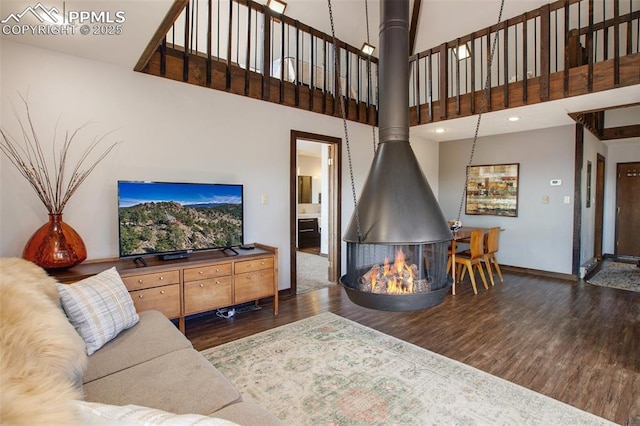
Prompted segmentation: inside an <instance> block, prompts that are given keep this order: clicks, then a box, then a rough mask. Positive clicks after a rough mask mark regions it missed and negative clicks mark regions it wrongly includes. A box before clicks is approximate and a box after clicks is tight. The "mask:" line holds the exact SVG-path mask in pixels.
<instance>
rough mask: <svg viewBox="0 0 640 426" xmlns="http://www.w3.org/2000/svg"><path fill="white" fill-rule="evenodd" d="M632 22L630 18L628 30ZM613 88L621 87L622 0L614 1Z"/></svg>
mask: <svg viewBox="0 0 640 426" xmlns="http://www.w3.org/2000/svg"><path fill="white" fill-rule="evenodd" d="M629 12H631V10H629ZM631 22H632V21H631V16H630V17H629V21H628V22H627V28H630V27H631ZM613 86H614V87H620V0H613Z"/></svg>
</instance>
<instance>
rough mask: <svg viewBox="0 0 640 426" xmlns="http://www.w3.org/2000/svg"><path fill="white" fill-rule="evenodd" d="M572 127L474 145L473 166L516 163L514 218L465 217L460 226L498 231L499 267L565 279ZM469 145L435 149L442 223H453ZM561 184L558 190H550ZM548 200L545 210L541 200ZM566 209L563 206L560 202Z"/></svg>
mask: <svg viewBox="0 0 640 426" xmlns="http://www.w3.org/2000/svg"><path fill="white" fill-rule="evenodd" d="M574 129H575V128H574V126H562V127H555V128H549V129H542V130H535V131H529V132H521V133H511V134H507V135H497V136H487V137H481V138H479V139H478V142H477V147H476V151H475V158H474V161H473V164H474V165H481V164H503V163H520V175H519V176H520V179H519V192H518V217H513V218H512V217H501V216H475V215H474V216H471V215H465V214H464V205H463V209H462V215H461V220H462V223H463V225H470V226H482V227H490V226H500V227H502V228H504V231H503V232H502V233H501V235H500V252H499V254H498V258H499V261H500V263H502V264H505V265H511V266H518V267H521V268H531V269H537V270H542V271H549V272H558V273H565V274H570V273H571V269H572V264H571V261H572V251H573V201H574V200H573V188H574V184H573V173H574V146H575V135H574V133H575V130H574ZM471 143H472V140H471V139H465V140H459V141H449V142H442V143H440V163H439V164H440V165H439V184H440V186H439V197H438V200H439V202H440V206H441V208H442V211H443V213H444V215H445V217H446V218H447V219H455V218H456V217H457V215H458V208H459V205H460V201H461V198H462V192H463V190H464V180H465V170H466V165H467V164H468V162H469V154H470V150H471ZM551 179H562V185H561V186H550V180H551ZM545 195H548V197H549V202H548V204H543V203H542V199H543V196H545ZM566 195H568V196H570V197H571V198H570V203H569V204H564V202H563V198H564V196H566Z"/></svg>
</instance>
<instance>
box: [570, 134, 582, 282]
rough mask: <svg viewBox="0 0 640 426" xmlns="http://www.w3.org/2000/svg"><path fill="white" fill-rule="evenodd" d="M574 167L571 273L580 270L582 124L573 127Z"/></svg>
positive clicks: (576, 272)
mask: <svg viewBox="0 0 640 426" xmlns="http://www.w3.org/2000/svg"><path fill="white" fill-rule="evenodd" d="M574 163H575V168H574V170H575V171H574V177H573V260H572V267H571V273H572V274H574V275H576V276H577V275H578V273H579V271H580V251H581V239H582V238H581V235H582V166H583V163H584V126H583V125H582V124H580V123H576V127H575V162H574Z"/></svg>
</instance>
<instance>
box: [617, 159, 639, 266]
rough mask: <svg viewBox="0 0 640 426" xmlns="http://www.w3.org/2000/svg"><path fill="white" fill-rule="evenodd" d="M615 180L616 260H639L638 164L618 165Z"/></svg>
mask: <svg viewBox="0 0 640 426" xmlns="http://www.w3.org/2000/svg"><path fill="white" fill-rule="evenodd" d="M616 176H617V179H616V207H617V208H616V210H617V213H616V245H615V256H616V258H640V239H639V238H637V231H636V230H638V229H640V214H638V212H640V162H634V163H618V165H617V174H616Z"/></svg>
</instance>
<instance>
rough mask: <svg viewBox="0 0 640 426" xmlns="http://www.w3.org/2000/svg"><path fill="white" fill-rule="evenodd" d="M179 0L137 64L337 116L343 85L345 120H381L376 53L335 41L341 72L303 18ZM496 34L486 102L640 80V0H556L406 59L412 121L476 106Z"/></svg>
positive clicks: (232, 3) (555, 95)
mask: <svg viewBox="0 0 640 426" xmlns="http://www.w3.org/2000/svg"><path fill="white" fill-rule="evenodd" d="M174 1H175V3H174V6H173V7H172V9H175V10H176V11H177V12H176V13H173V14H171V15H172V16H174V17H175V16H178V14H179V13H180V12H181V14H180V15H179V16H178V18H177V19H171V20H170V21H166V22H163V25H162V26H161V29H159V31H158V33H157V34H156V36H154V39H155V40H162V41H161V45H160V47H159V48H158V49H157V50H156V48H155V46H157V41H156V43H155V44H154V43H153V42H152V43H150V48H148V51H147V52H145V55H148V56H147V57H150V58H151V59H150V60H149V59H143V58H141V61H140V62H139V65H137V66H136V69H137V70H141V71H144V72H148V73H150V74H155V75H160V76H164V77H167V78H172V79H175V80H179V81H186V82H189V83H192V84H198V85H201V86H206V87H211V88H214V89H219V90H226V91H229V92H231V93H236V94H240V95H244V96H249V97H253V98H256V99H262V100H266V101H269V102H276V103H280V104H284V105H288V106H293V107H297V108H301V109H305V110H309V111H313V112H318V113H323V114H328V115H333V116H340V109H339V103H338V102H336V101H335V100H336V97H337V91H338V89H339V90H340V91H341V93H342V95H343V99H345V100H346V102H345V106H346V113H347V118H348V119H350V120H354V121H359V122H362V123H369V124H374V125H375V124H377V105H378V99H377V81H378V63H377V59H376V58H374V57H368V56H366V55H363V54H362V53H361V52H360V51H359V50H358V49H356V48H355V47H353V46H350V45H347V44H345V43H344V42H341V41H338V42H337V45H338V49H339V52H338V62H339V64H338V69H339V72H338V73H337V74H336V73H335V72H334V69H335V67H334V53H333V40H332V38H331V36H330V35H327V34H325V33H322V32H320V31H318V30H316V29H314V28H312V27H309V26H308V25H305V24H303V23H301V22H299V21H296V20H293V19H291V18H289V17H287V16H284V15H279V14H275V13H274V12H272V11H271V10H270V9H268V8H267V7H265V6H263V5H261V4H258V3H254V2H253V1H251V0H174ZM174 21H175V22H174ZM165 33H166V35H165ZM496 34H497V36H498V39H497V46H496V50H495V53H494V58H493V65H492V67H491V73H490V74H491V75H490V76H489V82H490V84H489V88H488V90H487V94H488V97H487V98H486V102H485V105H484V109H483V111H495V110H499V109H506V108H513V107H518V106H523V105H527V104H533V103H538V102H544V101H548V100H553V99H560V98H563V97H569V96H576V95H582V94H587V93H591V92H597V91H602V90H609V89H613V88H617V87H623V86H629V85H634V84H640V54H639V45H640V2H639V1H638V0H559V1H556V2H554V3H551V4H547V5H544V6H542V7H540V8H539V9H536V10H533V11H530V12H527V13H524V14H522V15H520V16H516V17H514V18H511V19H508V20H506V21H503V22H501V23H499V24H497V25H493V26H491V27H488V28H485V29H483V30H480V31H475V32H473V33H471V34H468V35H466V36H463V37H459V38H457V39H455V40H453V41H450V42H447V43H443V44H441V45H440V46H437V47H433V48H431V49H428V50H426V51H423V52H420V53H418V54H416V55H413V56H411V57H410V58H409V61H410V76H409V79H410V111H411V120H410V124H411V125H418V124H426V123H431V122H434V121H440V120H445V119H449V118H456V117H463V116H470V115H474V114H477V113H478V112H479V111H480V103H481V102H482V101H483V95H484V93H483V90H482V88H483V87H484V84H485V80H486V79H487V70H488V69H489V67H488V62H489V54H490V51H491V45H492V41H493V39H494V38H495V37H496ZM156 37H157V38H156ZM149 50H150V51H149ZM154 52H155V53H154ZM145 55H143V57H145Z"/></svg>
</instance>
